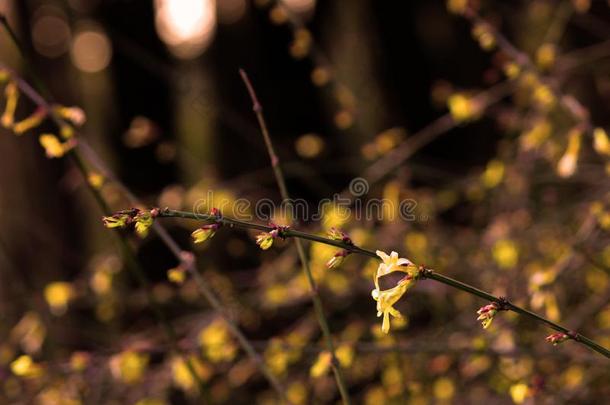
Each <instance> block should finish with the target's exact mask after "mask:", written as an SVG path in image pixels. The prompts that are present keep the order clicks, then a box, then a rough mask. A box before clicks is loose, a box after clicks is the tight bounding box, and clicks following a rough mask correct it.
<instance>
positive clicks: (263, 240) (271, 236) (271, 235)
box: [256, 229, 278, 250]
mask: <svg viewBox="0 0 610 405" xmlns="http://www.w3.org/2000/svg"><path fill="white" fill-rule="evenodd" d="M277 234H278V232H277V230H275V229H274V230H273V231H271V232H263V233H259V234H258V236H257V237H256V244H257V245H258V246H259V247H260V248H261V249H263V250H267V249H269V248H270V247H271V246H272V245H273V241H274V240H275V238H276V237H277Z"/></svg>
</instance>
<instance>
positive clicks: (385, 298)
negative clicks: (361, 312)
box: [371, 276, 415, 333]
mask: <svg viewBox="0 0 610 405" xmlns="http://www.w3.org/2000/svg"><path fill="white" fill-rule="evenodd" d="M414 283H415V280H414V278H412V277H411V276H406V277H405V278H403V279H402V280H400V281H399V282H398V284H397V285H396V286H395V287H393V288H390V289H388V290H379V289H375V290H373V291H372V292H371V295H372V296H373V299H374V300H375V301H377V316H378V317H379V316H382V315H383V322H382V324H381V330H382V331H383V333H388V332H390V315H392V316H393V317H395V318H402V315H401V313H400V312H399V311H398V310H397V309H396V308H394V304H396V302H398V300H399V299H400V298H402V296H403V295H404V294H405V293H406V292H407V290H408V289H409V287H411V286H412V285H413V284H414Z"/></svg>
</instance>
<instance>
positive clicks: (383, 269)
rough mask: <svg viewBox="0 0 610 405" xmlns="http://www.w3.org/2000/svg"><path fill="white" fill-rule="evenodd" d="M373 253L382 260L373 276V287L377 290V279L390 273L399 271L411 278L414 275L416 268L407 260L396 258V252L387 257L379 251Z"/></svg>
mask: <svg viewBox="0 0 610 405" xmlns="http://www.w3.org/2000/svg"><path fill="white" fill-rule="evenodd" d="M375 253H377V256H379V257H380V258H381V260H383V262H382V263H380V264H379V267H377V273H376V274H375V287H376V289H377V290H379V278H380V277H383V276H385V275H388V274H390V273H392V272H395V271H401V272H403V273H407V274H409V275H411V276H415V275H416V273H415V271H416V270H417V266H416V265H414V264H413V263H411V261H410V260H409V259H405V258H400V257H398V253H397V252H392V253H390V255H389V256H388V254H387V253H385V252H382V251H381V250H378V251H376V252H375Z"/></svg>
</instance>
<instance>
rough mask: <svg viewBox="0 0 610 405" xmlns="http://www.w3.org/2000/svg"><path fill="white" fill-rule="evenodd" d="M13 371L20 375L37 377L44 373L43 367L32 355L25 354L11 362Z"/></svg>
mask: <svg viewBox="0 0 610 405" xmlns="http://www.w3.org/2000/svg"><path fill="white" fill-rule="evenodd" d="M11 371H12V372H13V374H15V375H16V376H18V377H26V378H28V377H37V376H39V375H40V374H41V373H42V367H41V366H40V365H39V364H36V363H34V360H32V358H31V357H30V356H28V355H23V356H19V357H18V358H17V359H16V360H14V361H13V362H12V363H11Z"/></svg>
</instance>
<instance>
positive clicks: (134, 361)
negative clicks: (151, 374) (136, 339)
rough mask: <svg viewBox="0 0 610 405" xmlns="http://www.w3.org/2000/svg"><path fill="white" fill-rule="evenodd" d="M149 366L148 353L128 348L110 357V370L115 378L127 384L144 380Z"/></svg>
mask: <svg viewBox="0 0 610 405" xmlns="http://www.w3.org/2000/svg"><path fill="white" fill-rule="evenodd" d="M147 367H148V355H146V354H143V353H139V352H136V351H134V350H126V351H124V352H122V353H119V354H116V355H114V356H113V357H112V358H111V359H110V371H111V372H112V375H113V377H114V378H115V379H117V380H120V381H122V382H124V383H126V384H135V383H137V382H139V381H141V380H142V377H143V376H144V372H145V371H146V368H147Z"/></svg>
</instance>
